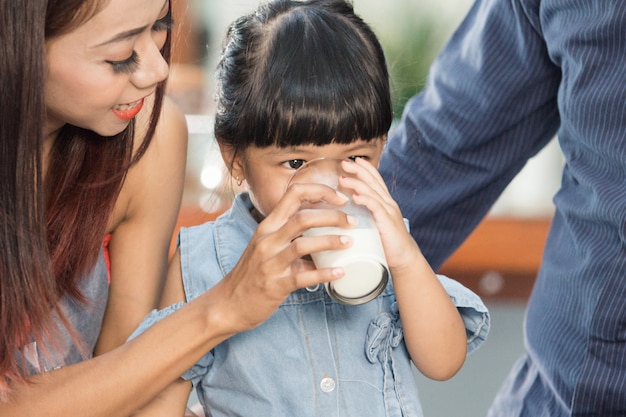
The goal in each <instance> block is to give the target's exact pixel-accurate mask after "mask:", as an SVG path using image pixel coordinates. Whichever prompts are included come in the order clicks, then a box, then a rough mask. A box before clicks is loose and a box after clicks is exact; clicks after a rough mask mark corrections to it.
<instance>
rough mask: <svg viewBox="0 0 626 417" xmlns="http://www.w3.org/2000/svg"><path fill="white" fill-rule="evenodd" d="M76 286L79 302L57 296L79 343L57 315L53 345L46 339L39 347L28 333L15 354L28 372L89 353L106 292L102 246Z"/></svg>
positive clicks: (48, 368)
mask: <svg viewBox="0 0 626 417" xmlns="http://www.w3.org/2000/svg"><path fill="white" fill-rule="evenodd" d="M78 288H79V289H80V291H81V293H82V294H83V296H84V297H85V302H79V301H76V300H74V299H73V298H71V297H68V296H65V297H63V298H62V299H61V309H62V311H63V314H64V315H65V318H66V319H67V320H68V321H69V323H70V324H71V325H72V327H73V329H74V331H75V332H76V335H77V336H78V338H79V339H80V340H79V344H78V345H77V344H76V341H75V340H74V339H73V338H72V337H71V336H70V334H69V332H68V331H67V329H66V328H65V327H64V326H63V324H62V323H61V322H60V319H59V318H58V315H57V316H56V320H55V323H56V325H57V326H58V327H59V329H60V334H61V335H62V337H61V338H60V341H59V342H57V343H56V345H55V347H56V349H55V348H53V345H52V344H51V343H49V342H45V345H46V346H45V347H43V348H42V346H40V345H39V344H38V343H37V342H35V340H34V338H32V337H31V340H30V342H29V343H27V344H26V345H25V346H24V347H23V348H22V350H21V353H19V354H18V355H19V356H18V357H19V360H20V361H21V363H22V365H23V366H24V367H25V369H27V370H28V374H29V375H35V374H39V373H43V372H47V371H51V370H53V369H57V368H61V367H63V366H66V365H71V364H74V363H78V362H81V361H83V360H86V359H89V358H91V357H92V356H93V350H94V347H95V346H96V342H97V341H98V336H99V335H100V329H101V328H102V320H103V318H104V313H105V310H106V305H107V300H108V295H109V282H108V269H107V266H106V261H105V257H104V249H103V250H101V252H100V256H99V257H98V261H97V263H96V266H95V267H94V269H93V270H92V271H91V273H90V274H89V275H88V276H86V277H84V278H83V279H82V280H81V281H80V283H79V286H78Z"/></svg>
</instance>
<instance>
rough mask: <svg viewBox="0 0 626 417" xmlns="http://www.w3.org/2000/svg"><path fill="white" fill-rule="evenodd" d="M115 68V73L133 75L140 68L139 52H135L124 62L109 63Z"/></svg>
mask: <svg viewBox="0 0 626 417" xmlns="http://www.w3.org/2000/svg"><path fill="white" fill-rule="evenodd" d="M107 62H108V63H109V64H111V66H112V67H113V72H115V73H116V74H121V73H127V74H130V73H133V72H134V71H135V70H136V69H137V67H138V66H139V56H138V55H137V52H135V51H133V53H132V54H131V55H130V57H128V58H127V59H125V60H123V61H107Z"/></svg>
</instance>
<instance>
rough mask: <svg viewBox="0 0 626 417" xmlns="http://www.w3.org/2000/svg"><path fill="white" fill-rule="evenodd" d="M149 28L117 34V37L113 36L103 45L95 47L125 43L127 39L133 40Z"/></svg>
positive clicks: (143, 27) (144, 27)
mask: <svg viewBox="0 0 626 417" xmlns="http://www.w3.org/2000/svg"><path fill="white" fill-rule="evenodd" d="M146 28H147V26H142V27H140V28H136V29H131V30H127V31H124V32H120V33H118V34H116V35H115V36H113V37H112V38H111V39H109V40H106V41H104V42H102V43H99V44H98V45H96V46H95V48H98V47H100V46H104V45H110V44H112V43H116V42H121V41H124V40H126V39H129V38H132V37H134V36H137V35H139V34H140V33H141V32H143V31H144V30H146Z"/></svg>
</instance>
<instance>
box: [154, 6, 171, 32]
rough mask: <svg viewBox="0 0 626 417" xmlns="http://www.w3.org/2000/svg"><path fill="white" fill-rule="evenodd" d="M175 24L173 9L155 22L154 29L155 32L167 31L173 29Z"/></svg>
mask: <svg viewBox="0 0 626 417" xmlns="http://www.w3.org/2000/svg"><path fill="white" fill-rule="evenodd" d="M172 26H174V19H173V18H172V11H171V10H170V11H169V12H167V14H166V15H165V16H163V17H162V18H161V19H159V20H157V21H156V22H154V25H152V30H153V31H155V32H165V31H168V30H171V29H172Z"/></svg>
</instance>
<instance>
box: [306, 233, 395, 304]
mask: <svg viewBox="0 0 626 417" xmlns="http://www.w3.org/2000/svg"><path fill="white" fill-rule="evenodd" d="M323 235H344V236H350V237H351V238H352V245H351V246H350V247H349V248H346V249H340V250H335V251H322V252H316V253H312V254H311V257H312V258H313V262H314V263H315V266H316V267H317V268H330V267H336V266H340V267H343V268H344V271H345V275H344V276H343V277H342V278H340V279H338V280H335V281H332V282H330V283H326V284H325V286H326V290H327V291H328V293H329V295H331V297H333V298H335V299H336V300H337V301H340V302H343V303H346V304H361V303H364V302H367V301H369V300H371V299H372V298H374V297H376V296H377V295H379V294H380V293H381V292H382V290H383V289H384V287H385V286H386V284H387V281H388V278H389V271H388V269H387V261H386V259H385V253H384V251H383V247H382V243H381V241H380V235H379V234H378V230H377V229H376V228H355V229H342V228H337V227H317V228H313V229H310V230H308V231H306V232H305V233H304V236H323Z"/></svg>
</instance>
